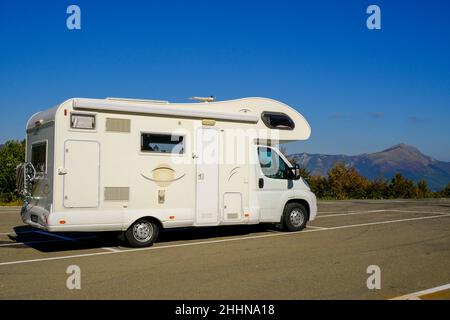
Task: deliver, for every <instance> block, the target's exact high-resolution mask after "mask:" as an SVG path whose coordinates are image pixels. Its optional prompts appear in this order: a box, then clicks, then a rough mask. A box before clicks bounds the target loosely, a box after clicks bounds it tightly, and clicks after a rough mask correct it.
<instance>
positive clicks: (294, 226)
mask: <svg viewBox="0 0 450 320" xmlns="http://www.w3.org/2000/svg"><path fill="white" fill-rule="evenodd" d="M307 222H308V210H306V208H305V206H303V205H302V204H300V203H295V202H292V203H288V204H287V205H286V206H285V207H284V211H283V229H284V230H286V231H291V232H292V231H300V230H303V229H304V228H305V227H306V223H307Z"/></svg>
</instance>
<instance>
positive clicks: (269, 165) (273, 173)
mask: <svg viewBox="0 0 450 320" xmlns="http://www.w3.org/2000/svg"><path fill="white" fill-rule="evenodd" d="M258 157H259V164H260V165H261V170H262V172H263V174H264V175H265V176H266V177H268V178H272V179H288V165H287V164H286V163H285V162H284V160H283V159H282V158H281V157H280V156H279V155H278V153H277V152H275V151H274V150H272V149H271V148H268V147H258Z"/></svg>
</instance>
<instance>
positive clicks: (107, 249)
mask: <svg viewBox="0 0 450 320" xmlns="http://www.w3.org/2000/svg"><path fill="white" fill-rule="evenodd" d="M102 249H103V250H106V251H111V252H121V251H122V250H119V249H114V248H111V247H103V248H102Z"/></svg>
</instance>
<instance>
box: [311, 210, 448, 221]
mask: <svg viewBox="0 0 450 320" xmlns="http://www.w3.org/2000/svg"><path fill="white" fill-rule="evenodd" d="M379 212H400V213H422V214H423V213H428V214H442V215H446V214H449V213H447V212H430V211H425V212H424V211H415V210H398V209H380V210H367V211H348V212H345V213H339V212H336V213H335V214H326V215H322V213H334V212H331V211H330V212H321V213H319V214H318V215H317V216H316V219H318V218H332V217H341V216H351V215H358V214H367V213H379Z"/></svg>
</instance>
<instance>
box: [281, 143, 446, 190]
mask: <svg viewBox="0 0 450 320" xmlns="http://www.w3.org/2000/svg"><path fill="white" fill-rule="evenodd" d="M289 158H290V159H293V160H294V161H295V162H296V163H298V164H299V165H300V166H304V167H306V168H307V169H308V170H309V171H310V172H311V174H312V175H321V176H326V175H327V172H328V170H330V169H331V167H332V166H333V165H334V163H336V162H341V163H344V164H345V165H346V166H354V167H355V168H356V169H358V171H359V172H360V173H361V174H362V175H364V176H365V177H367V178H369V179H375V178H379V177H385V178H387V179H391V178H392V177H393V176H394V175H395V174H396V173H397V172H399V173H401V174H402V175H403V176H404V177H406V178H409V179H413V180H414V181H416V182H417V181H418V180H420V179H425V180H426V181H427V182H428V185H429V187H430V188H431V189H433V190H441V189H442V188H444V187H445V186H446V185H447V184H448V183H450V162H443V161H438V160H435V159H433V158H431V157H429V156H426V155H424V154H422V153H421V152H420V151H419V150H418V149H416V148H414V147H412V146H408V145H406V144H403V143H402V144H398V145H395V146H393V147H391V148H388V149H386V150H383V151H380V152H375V153H370V154H361V155H356V156H346V155H325V154H308V153H299V154H293V155H290V156H289Z"/></svg>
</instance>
